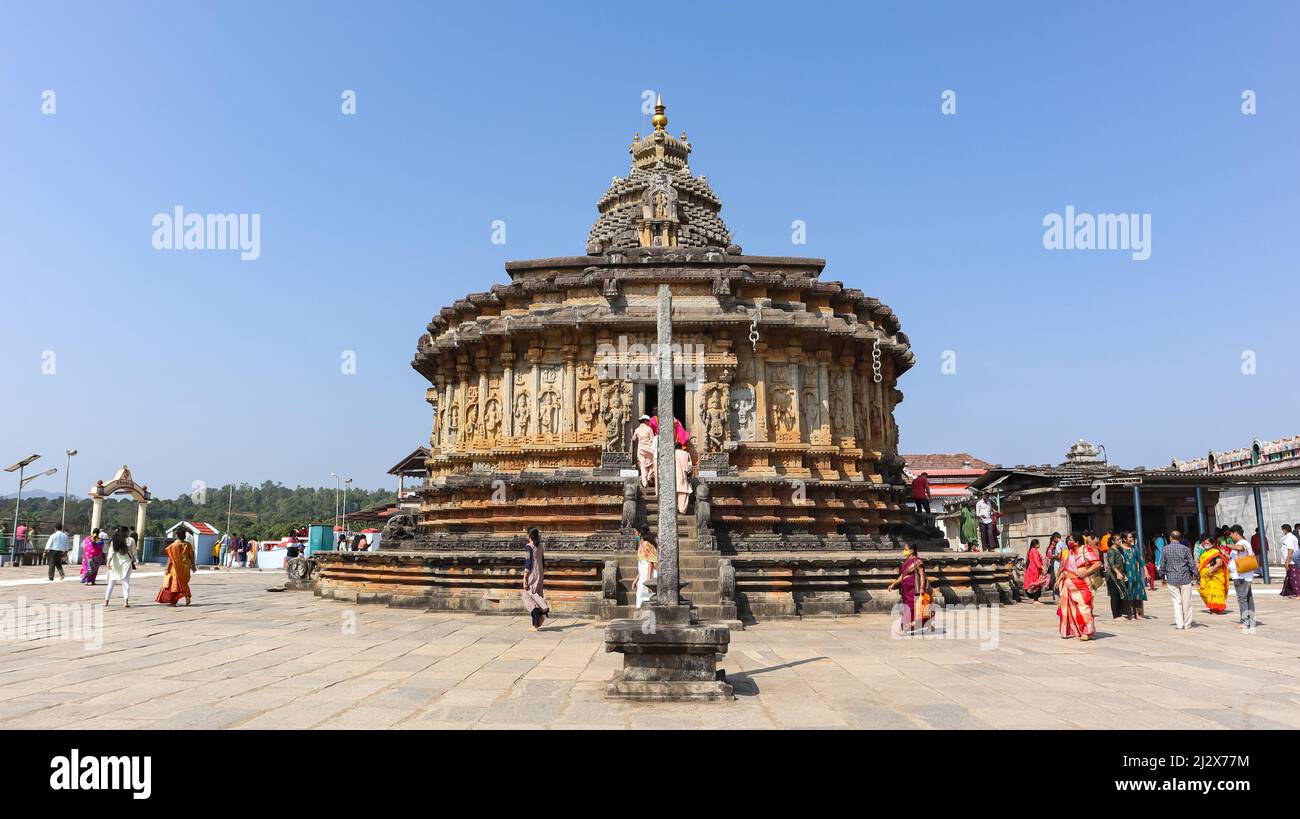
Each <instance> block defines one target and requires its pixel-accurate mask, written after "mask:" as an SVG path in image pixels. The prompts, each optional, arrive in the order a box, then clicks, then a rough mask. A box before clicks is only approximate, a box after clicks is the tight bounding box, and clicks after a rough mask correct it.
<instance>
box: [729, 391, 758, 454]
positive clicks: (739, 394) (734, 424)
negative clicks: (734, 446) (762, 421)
mask: <svg viewBox="0 0 1300 819" xmlns="http://www.w3.org/2000/svg"><path fill="white" fill-rule="evenodd" d="M755 412H756V405H755V402H754V388H753V387H752V386H751V385H749V384H747V383H746V384H740V385H737V386H735V387H732V388H731V419H730V421H731V429H732V434H733V435H734V436H735V439H736V440H737V441H753V440H754V439H755V438H756V437H757V430H756V427H757V425H758V419H757V418H756V417H755V414H754V413H755Z"/></svg>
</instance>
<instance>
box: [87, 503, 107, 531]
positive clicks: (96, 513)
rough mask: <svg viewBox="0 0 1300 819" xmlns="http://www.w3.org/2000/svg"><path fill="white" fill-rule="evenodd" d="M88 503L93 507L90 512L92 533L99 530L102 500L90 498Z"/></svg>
mask: <svg viewBox="0 0 1300 819" xmlns="http://www.w3.org/2000/svg"><path fill="white" fill-rule="evenodd" d="M90 502H91V504H93V506H94V508H93V509H92V510H91V512H90V528H91V530H92V531H93V530H95V529H98V528H99V519H100V517H101V516H102V515H103V514H104V499H103V498H100V497H95V496H92V497H91V498H90ZM87 534H89V532H87Z"/></svg>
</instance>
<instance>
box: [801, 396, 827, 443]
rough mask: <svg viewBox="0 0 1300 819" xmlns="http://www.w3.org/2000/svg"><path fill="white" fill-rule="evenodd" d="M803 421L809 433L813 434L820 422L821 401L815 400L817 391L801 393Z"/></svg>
mask: <svg viewBox="0 0 1300 819" xmlns="http://www.w3.org/2000/svg"><path fill="white" fill-rule="evenodd" d="M803 421H804V428H805V429H807V430H808V434H809V435H812V434H814V433H815V432H816V431H817V428H818V427H820V426H821V424H822V407H821V402H819V401H818V400H817V393H815V392H813V391H812V390H808V391H807V392H805V393H804V394H803Z"/></svg>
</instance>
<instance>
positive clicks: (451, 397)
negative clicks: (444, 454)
mask: <svg viewBox="0 0 1300 819" xmlns="http://www.w3.org/2000/svg"><path fill="white" fill-rule="evenodd" d="M443 372H444V374H445V377H446V379H447V401H446V403H444V404H443V405H442V406H443V410H442V415H443V419H442V434H441V435H439V436H438V438H439V440H440V441H441V442H442V448H443V451H446V450H448V449H451V448H452V447H453V446H455V445H456V442H455V441H452V440H450V435H449V433H450V432H451V405H452V404H454V403H456V397H455V388H456V382H455V380H454V379H453V378H452V374H451V370H449V369H448V370H443Z"/></svg>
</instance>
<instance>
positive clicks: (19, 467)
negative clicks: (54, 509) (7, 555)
mask: <svg viewBox="0 0 1300 819" xmlns="http://www.w3.org/2000/svg"><path fill="white" fill-rule="evenodd" d="M40 457H41V456H40V455H28V456H27V457H26V458H23V459H22V460H21V461H19V462H18V463H16V464H12V465H10V466H6V467H5V472H17V473H18V497H17V498H16V499H15V500H14V534H13V546H12V547H11V549H10V552H11V553H12V555H13V560H14V566H17V565H18V510H19V509H20V508H21V507H22V505H23V484H25V483H27V481H26V480H25V479H24V478H23V471H24V470H26V469H27V465H28V464H30V463H31V462H32V461H35V460H36V459H38V458H40Z"/></svg>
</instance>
